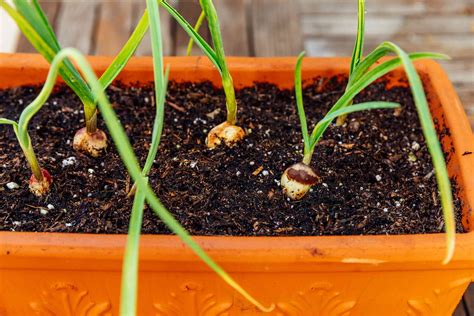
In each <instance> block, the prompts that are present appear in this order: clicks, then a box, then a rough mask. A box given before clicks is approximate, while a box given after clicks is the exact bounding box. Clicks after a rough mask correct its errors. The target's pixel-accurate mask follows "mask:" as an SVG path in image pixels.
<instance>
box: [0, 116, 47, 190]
mask: <svg viewBox="0 0 474 316" xmlns="http://www.w3.org/2000/svg"><path fill="white" fill-rule="evenodd" d="M23 113H25V112H23ZM22 115H23V114H22ZM20 121H21V119H20ZM0 124H5V125H11V126H12V127H13V131H14V132H15V135H16V138H17V139H18V143H19V144H20V147H21V150H22V151H23V154H24V155H25V158H26V161H27V162H28V165H29V166H30V169H31V173H32V175H31V177H30V180H29V182H28V184H29V189H30V191H31V193H33V194H34V195H36V196H38V197H41V196H43V195H45V194H47V193H48V192H49V191H50V189H51V184H52V183H53V177H51V174H50V173H49V172H48V170H46V169H43V168H41V167H40V165H39V163H38V159H37V158H36V155H35V151H34V149H33V146H32V144H31V139H30V136H29V135H28V130H27V128H26V129H24V128H22V129H20V128H19V127H20V124H19V123H17V122H15V121H12V120H8V119H5V118H0Z"/></svg>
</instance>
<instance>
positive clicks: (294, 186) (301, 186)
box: [281, 52, 400, 200]
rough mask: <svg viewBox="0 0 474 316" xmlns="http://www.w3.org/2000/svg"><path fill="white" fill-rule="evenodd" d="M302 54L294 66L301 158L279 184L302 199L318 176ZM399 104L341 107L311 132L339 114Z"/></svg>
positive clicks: (285, 190) (287, 171)
mask: <svg viewBox="0 0 474 316" xmlns="http://www.w3.org/2000/svg"><path fill="white" fill-rule="evenodd" d="M304 55H305V53H304V52H302V53H301V54H300V55H299V56H298V60H297V62H296V68H295V95H296V105H297V110H298V117H299V120H300V124H301V134H302V135H303V148H304V149H303V150H304V152H303V160H302V161H301V162H298V163H295V164H293V165H292V166H290V167H288V168H287V169H286V170H285V172H284V173H283V175H282V177H281V186H282V188H283V192H284V193H285V194H286V195H287V196H288V197H289V198H290V199H293V200H299V199H302V198H303V197H304V196H305V195H306V193H307V192H308V191H309V190H310V189H311V187H312V186H314V185H316V184H317V183H318V182H319V176H318V175H317V174H316V172H315V171H314V170H313V168H311V165H310V164H311V159H312V157H313V153H314V148H315V147H316V144H317V143H318V140H319V137H318V138H315V137H313V135H311V137H310V135H309V133H308V125H307V122H306V114H305V111H304V105H303V88H302V81H301V67H302V62H303V58H304ZM399 106H400V105H399V104H397V103H392V102H365V103H360V104H357V105H353V106H351V107H348V108H343V109H339V110H336V111H332V112H331V111H329V112H328V113H327V114H326V116H325V117H324V118H323V119H321V120H320V121H319V122H318V123H317V124H316V126H315V127H314V130H313V133H314V131H318V130H319V129H320V128H321V127H322V126H324V125H325V124H329V123H330V122H331V121H332V120H334V119H335V118H337V117H339V116H341V115H347V114H349V113H352V112H358V111H364V110H372V109H391V108H396V107H399Z"/></svg>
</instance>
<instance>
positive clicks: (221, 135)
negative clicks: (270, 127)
mask: <svg viewBox="0 0 474 316" xmlns="http://www.w3.org/2000/svg"><path fill="white" fill-rule="evenodd" d="M244 137H245V131H244V130H243V128H242V127H239V126H237V125H232V124H230V123H229V122H227V121H226V122H224V123H221V124H219V125H217V126H216V127H214V128H213V129H211V131H210V132H209V134H207V138H206V145H207V147H208V148H210V149H214V148H216V147H217V146H219V145H221V144H222V143H224V144H225V145H226V146H227V147H232V146H234V145H235V144H236V143H238V142H239V141H241V140H242V139H243V138H244Z"/></svg>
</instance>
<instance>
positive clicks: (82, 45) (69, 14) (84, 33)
mask: <svg viewBox="0 0 474 316" xmlns="http://www.w3.org/2000/svg"><path fill="white" fill-rule="evenodd" d="M98 5H99V3H98V2H95V1H88V0H78V1H74V2H70V1H65V2H62V3H61V9H60V10H59V13H58V14H59V15H58V18H57V19H58V20H57V23H56V34H57V36H58V39H59V43H60V44H61V46H62V47H75V48H77V49H78V50H79V51H81V52H82V53H84V54H91V53H93V52H94V43H95V36H94V28H95V21H96V14H97V13H98V12H97V9H98Z"/></svg>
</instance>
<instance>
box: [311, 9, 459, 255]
mask: <svg viewBox="0 0 474 316" xmlns="http://www.w3.org/2000/svg"><path fill="white" fill-rule="evenodd" d="M364 7H365V5H364V0H359V12H358V15H359V23H358V24H359V27H358V34H357V39H356V45H355V48H354V54H353V56H352V60H351V68H350V77H349V82H348V84H347V87H346V90H345V92H344V95H343V96H342V97H341V98H340V99H339V100H338V101H337V102H336V104H335V105H334V106H333V107H332V108H331V110H329V112H328V113H332V112H335V111H338V110H340V109H344V108H345V107H349V108H350V107H353V105H351V104H352V100H353V98H354V97H355V96H356V95H357V94H358V93H359V92H360V91H361V90H362V89H364V88H365V87H367V86H368V85H369V84H371V83H372V82H373V81H374V80H377V79H378V78H380V77H382V76H384V75H385V74H387V73H389V72H391V71H392V70H395V69H397V68H398V67H400V66H403V68H404V70H405V73H406V75H407V77H408V82H409V84H410V89H411V92H412V95H413V99H414V101H415V106H416V110H417V112H418V117H419V119H420V124H421V128H422V130H423V136H424V137H425V141H426V145H427V147H428V151H429V153H430V155H431V159H432V161H433V166H434V169H435V175H436V181H437V184H438V190H439V194H440V199H441V205H442V209H443V217H444V224H445V226H444V229H445V232H446V253H445V256H444V258H443V261H442V263H443V264H447V263H449V262H450V261H451V259H452V257H453V255H454V248H455V238H456V223H455V218H454V206H453V195H452V191H451V183H450V181H449V175H448V171H447V168H446V161H445V159H444V155H443V150H442V148H441V144H440V142H439V140H438V136H437V133H436V129H435V126H434V124H433V117H432V116H431V112H430V109H429V106H428V101H427V100H426V95H425V91H424V89H423V83H422V81H421V79H420V77H419V76H418V73H417V71H416V69H415V66H414V65H413V61H415V60H418V59H425V58H431V59H449V56H446V55H444V54H439V53H430V52H419V53H410V54H407V53H406V52H405V51H404V50H402V49H401V48H400V47H398V46H397V45H395V44H394V43H391V42H383V43H381V44H380V45H379V46H377V47H376V48H375V49H374V50H373V51H372V52H371V53H370V54H368V55H367V56H366V57H365V58H362V49H363V47H362V46H363V42H364V15H365V8H364ZM389 53H393V54H395V55H396V57H395V58H393V59H390V60H387V61H383V62H381V63H380V64H377V65H376V63H377V62H379V60H380V59H381V58H382V57H384V56H386V55H388V54H389ZM340 123H341V122H340ZM328 126H329V122H327V123H325V124H323V125H321V126H320V128H318V129H316V128H315V129H314V130H313V133H312V134H311V137H310V139H311V142H315V141H316V142H317V141H318V140H319V138H320V137H321V135H322V134H323V133H324V131H325V130H326V128H327V127H328Z"/></svg>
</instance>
